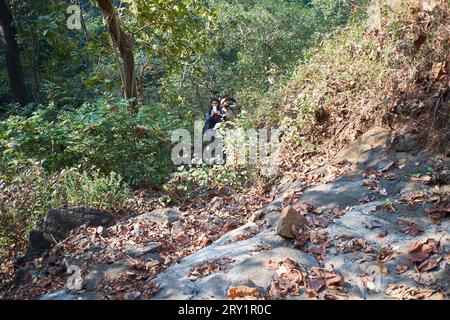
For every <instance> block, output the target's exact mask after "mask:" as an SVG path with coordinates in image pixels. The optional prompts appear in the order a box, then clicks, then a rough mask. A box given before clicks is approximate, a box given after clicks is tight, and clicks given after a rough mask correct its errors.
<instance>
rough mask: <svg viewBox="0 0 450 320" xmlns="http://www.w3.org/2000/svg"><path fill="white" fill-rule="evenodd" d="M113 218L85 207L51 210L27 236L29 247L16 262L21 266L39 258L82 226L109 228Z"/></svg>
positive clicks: (65, 206)
mask: <svg viewBox="0 0 450 320" xmlns="http://www.w3.org/2000/svg"><path fill="white" fill-rule="evenodd" d="M113 222H114V217H113V215H112V214H111V213H109V212H107V211H104V210H100V209H95V208H87V207H70V206H68V205H63V206H61V207H58V208H55V209H51V210H49V212H48V213H47V216H46V217H45V219H44V220H43V221H41V222H40V223H39V224H38V225H37V227H36V228H35V229H34V230H32V231H31V233H30V236H29V247H28V251H27V253H26V255H25V256H24V257H22V258H21V259H19V260H18V261H17V263H18V264H22V263H25V262H28V261H32V260H34V259H36V258H37V257H39V256H40V255H41V254H42V253H43V252H44V251H45V250H46V249H48V248H49V247H51V245H52V244H54V243H55V241H56V242H59V241H61V240H64V239H65V238H67V236H68V235H69V234H70V231H71V230H73V229H76V228H78V227H80V226H82V225H85V226H87V227H98V226H106V227H108V226H111V225H112V224H113Z"/></svg>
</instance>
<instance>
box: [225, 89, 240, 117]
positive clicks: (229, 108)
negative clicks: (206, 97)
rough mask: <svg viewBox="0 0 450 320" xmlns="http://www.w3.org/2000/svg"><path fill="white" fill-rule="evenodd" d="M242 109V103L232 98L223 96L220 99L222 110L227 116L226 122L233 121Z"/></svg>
mask: <svg viewBox="0 0 450 320" xmlns="http://www.w3.org/2000/svg"><path fill="white" fill-rule="evenodd" d="M240 107H241V103H240V102H239V101H237V100H236V99H235V98H233V97H231V96H228V95H226V96H223V97H222V99H220V108H221V109H222V111H223V112H224V114H225V117H224V118H225V121H230V120H233V118H234V114H235V113H236V112H237V110H238V109H239V108H240Z"/></svg>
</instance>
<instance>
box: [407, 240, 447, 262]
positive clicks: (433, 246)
mask: <svg viewBox="0 0 450 320" xmlns="http://www.w3.org/2000/svg"><path fill="white" fill-rule="evenodd" d="M439 246H440V245H439V242H437V241H436V240H434V239H428V240H427V241H425V242H420V241H416V242H414V243H413V244H411V245H410V247H409V249H408V258H409V260H410V261H411V262H413V263H421V262H423V261H424V260H426V259H427V258H428V257H429V256H430V254H431V253H438V252H439Z"/></svg>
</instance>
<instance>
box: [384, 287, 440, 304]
mask: <svg viewBox="0 0 450 320" xmlns="http://www.w3.org/2000/svg"><path fill="white" fill-rule="evenodd" d="M386 294H387V295H389V296H391V297H393V298H397V299H402V300H424V299H430V298H434V299H437V300H444V299H445V297H444V295H443V294H442V293H440V292H438V291H437V290H432V289H428V288H413V287H407V286H406V285H404V284H391V285H389V287H388V288H387V289H386Z"/></svg>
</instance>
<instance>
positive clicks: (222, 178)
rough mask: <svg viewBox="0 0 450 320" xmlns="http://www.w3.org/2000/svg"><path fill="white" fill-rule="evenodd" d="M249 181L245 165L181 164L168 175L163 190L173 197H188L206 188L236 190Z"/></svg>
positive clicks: (204, 190) (223, 190)
mask: <svg viewBox="0 0 450 320" xmlns="http://www.w3.org/2000/svg"><path fill="white" fill-rule="evenodd" d="M248 182H249V177H248V170H247V168H246V167H245V166H240V167H239V166H235V167H230V166H221V165H215V166H206V165H202V166H195V167H194V166H181V167H179V168H178V170H177V171H176V172H174V173H172V174H171V175H170V178H169V180H168V182H167V183H166V184H165V185H164V190H165V191H166V192H168V193H169V194H170V195H171V196H172V197H173V198H174V199H179V198H185V197H189V196H190V195H192V194H193V192H196V193H200V194H201V193H203V192H206V191H207V190H209V191H211V190H216V191H222V192H225V191H238V190H240V189H241V188H242V187H244V186H245V185H247V184H248Z"/></svg>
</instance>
